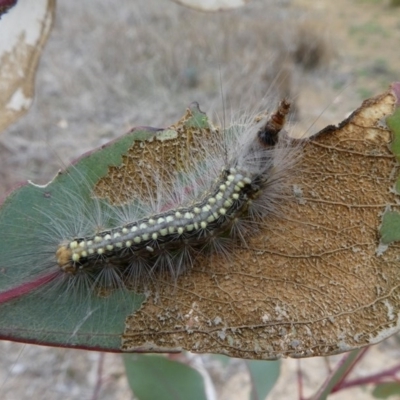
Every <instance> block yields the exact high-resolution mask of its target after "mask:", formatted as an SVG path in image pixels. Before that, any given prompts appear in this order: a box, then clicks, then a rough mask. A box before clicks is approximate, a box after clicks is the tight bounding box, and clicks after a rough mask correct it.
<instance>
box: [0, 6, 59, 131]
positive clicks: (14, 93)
mask: <svg viewBox="0 0 400 400" xmlns="http://www.w3.org/2000/svg"><path fill="white" fill-rule="evenodd" d="M54 7H55V0H35V1H29V0H19V1H18V3H17V4H16V5H15V6H14V7H13V8H11V9H10V10H9V11H8V12H7V13H6V14H4V15H2V16H1V19H0V65H1V69H0V131H2V130H4V129H5V128H6V127H7V126H8V125H10V124H11V123H12V122H13V121H15V120H16V119H18V118H19V117H20V116H21V115H22V114H24V113H25V112H26V111H27V110H28V109H29V107H30V105H31V104H32V101H33V95H34V86H35V74H36V68H37V66H38V62H39V58H40V54H41V52H42V49H43V46H44V44H45V42H46V40H47V37H48V36H49V33H50V30H51V25H52V21H53V16H54V15H53V14H54Z"/></svg>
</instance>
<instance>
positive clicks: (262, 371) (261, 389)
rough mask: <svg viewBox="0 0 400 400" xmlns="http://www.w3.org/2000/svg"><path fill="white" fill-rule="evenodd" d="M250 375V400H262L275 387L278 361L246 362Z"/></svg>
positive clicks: (278, 366) (278, 368)
mask: <svg viewBox="0 0 400 400" xmlns="http://www.w3.org/2000/svg"><path fill="white" fill-rule="evenodd" d="M246 365H247V368H248V369H249V373H250V382H251V394H250V399H251V400H263V399H265V398H266V397H267V395H268V393H269V392H270V391H271V390H272V388H273V387H274V386H275V383H276V381H277V380H278V378H279V374H280V366H281V363H280V360H277V361H246Z"/></svg>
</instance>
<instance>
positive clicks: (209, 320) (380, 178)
mask: <svg viewBox="0 0 400 400" xmlns="http://www.w3.org/2000/svg"><path fill="white" fill-rule="evenodd" d="M395 103H396V99H395V97H394V95H393V94H392V93H391V92H388V93H386V94H384V95H382V96H379V97H377V98H375V99H371V100H369V101H366V102H364V104H363V105H362V107H361V108H360V109H359V110H357V111H356V112H355V113H353V115H352V116H351V117H349V118H348V119H347V120H346V121H344V122H343V123H342V124H341V126H340V128H337V129H336V128H333V127H330V128H327V129H326V130H324V131H322V132H320V134H318V135H316V136H315V137H313V138H312V139H311V140H310V141H309V142H308V143H307V144H306V145H305V147H304V156H303V158H302V161H301V162H300V164H299V166H298V168H299V175H298V177H296V181H295V184H294V192H295V193H296V195H293V198H292V202H291V203H290V204H288V205H287V206H286V207H285V212H284V214H283V215H282V216H281V217H280V218H270V219H268V220H266V221H265V227H264V229H263V231H262V234H261V235H259V236H257V237H255V238H253V239H252V240H251V241H250V245H249V249H244V248H238V249H237V251H235V252H234V254H232V260H231V261H230V262H228V261H226V260H222V259H221V258H219V257H217V256H215V257H213V258H212V259H211V260H207V261H206V262H203V263H201V262H198V263H197V264H196V266H195V268H194V269H193V270H192V271H191V272H189V273H187V274H186V275H185V276H182V277H181V278H180V279H179V280H178V282H177V283H176V284H174V283H169V284H168V283H165V284H163V285H160V287H159V289H158V290H159V292H158V296H157V298H153V297H151V298H149V300H148V302H147V303H146V304H145V305H144V306H143V308H142V309H141V310H140V311H139V312H137V313H136V314H134V315H131V316H129V317H128V318H127V320H126V329H125V333H124V335H123V338H122V350H123V351H180V350H182V349H185V350H189V351H192V352H199V353H201V352H210V353H223V354H227V355H230V356H234V357H243V358H260V359H274V358H278V357H282V356H285V357H286V356H290V357H309V356H319V355H329V354H335V353H340V352H344V351H348V350H351V349H354V348H358V347H362V346H366V345H369V344H372V343H376V342H378V341H380V340H383V339H384V338H386V337H388V336H389V335H391V334H393V333H394V332H396V331H398V329H399V317H398V316H399V306H400V289H399V285H400V274H399V262H398V251H399V248H398V246H397V245H393V246H391V247H390V248H389V249H388V250H386V252H384V253H383V255H382V256H377V253H376V252H377V247H378V244H379V234H378V228H379V225H380V222H381V215H382V213H383V211H384V210H385V207H386V206H387V205H388V204H391V205H394V204H395V203H396V199H395V195H394V194H393V193H392V191H391V189H392V187H393V185H394V182H395V179H396V176H397V174H398V167H397V164H396V162H395V159H394V156H393V155H392V154H391V153H390V151H389V149H388V144H389V142H390V140H391V135H390V132H389V131H387V130H386V129H385V128H383V127H382V123H381V119H382V118H383V117H385V116H386V115H390V114H391V113H392V112H393V110H394V108H395Z"/></svg>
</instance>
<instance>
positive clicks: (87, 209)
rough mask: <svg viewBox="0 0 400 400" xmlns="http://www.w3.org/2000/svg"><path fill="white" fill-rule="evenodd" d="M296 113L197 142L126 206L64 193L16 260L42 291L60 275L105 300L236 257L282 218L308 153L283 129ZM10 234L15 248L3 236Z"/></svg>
mask: <svg viewBox="0 0 400 400" xmlns="http://www.w3.org/2000/svg"><path fill="white" fill-rule="evenodd" d="M289 111H290V103H289V102H288V101H286V100H283V101H281V102H280V103H279V106H278V107H277V109H276V111H275V112H273V113H272V114H271V115H269V116H268V117H267V118H264V119H263V120H261V121H260V122H258V123H253V124H250V125H249V124H248V123H246V124H233V125H232V127H230V128H228V129H217V128H213V129H212V131H211V132H210V134H209V135H208V136H207V137H197V138H196V142H195V143H194V144H193V145H192V146H191V147H190V146H189V153H188V154H187V156H186V159H185V160H184V161H183V162H182V165H181V167H180V171H177V170H176V168H175V167H174V166H173V165H160V166H159V169H156V170H154V171H152V172H151V174H152V180H153V182H155V183H156V185H155V186H156V187H155V188H153V187H151V185H149V184H146V185H145V186H146V188H145V190H144V191H142V193H141V194H136V195H135V196H134V197H133V198H132V199H128V200H125V201H124V204H123V205H122V206H121V205H114V204H112V202H110V200H109V199H108V200H107V199H101V198H98V197H96V196H94V195H93V193H90V198H89V199H86V200H80V199H79V196H78V195H77V194H75V193H69V192H67V191H65V193H61V194H59V198H60V199H61V204H58V205H56V206H55V210H56V211H53V214H52V213H51V212H49V211H48V210H38V212H39V216H41V215H43V214H46V218H47V220H48V223H47V224H46V226H43V230H44V231H46V233H45V234H43V233H41V234H40V235H38V236H37V237H27V239H26V240H27V242H28V243H30V246H31V248H35V249H36V250H37V254H36V255H33V254H25V255H24V254H21V253H22V251H23V249H21V248H17V249H16V250H15V251H16V252H18V254H15V257H14V258H15V262H16V263H19V264H21V263H22V262H23V260H25V261H26V262H27V263H29V264H34V268H33V269H32V275H33V274H35V273H36V274H37V275H38V271H40V275H39V276H40V277H41V278H40V279H41V281H40V285H42V284H46V283H47V282H48V280H53V279H60V276H61V280H60V281H61V282H63V283H65V282H66V283H67V285H68V286H69V287H81V286H82V285H83V286H84V287H85V288H86V289H85V290H89V291H90V292H96V293H100V292H101V293H103V294H104V293H105V292H112V291H113V290H115V289H120V288H124V289H125V288H127V289H135V290H139V291H140V290H142V291H143V290H145V289H144V286H145V285H146V284H147V283H149V282H150V283H151V282H154V281H158V280H159V278H158V277H159V276H161V277H162V279H168V277H170V278H172V281H174V282H176V280H177V279H178V277H179V276H180V275H181V274H182V273H185V272H186V271H188V270H190V269H191V268H192V266H193V263H194V262H195V260H196V258H197V257H200V256H204V255H207V254H209V253H212V254H215V253H216V254H221V257H227V258H229V257H230V254H231V253H232V252H234V251H235V246H245V245H246V238H247V237H249V236H252V235H255V234H257V232H258V227H259V225H260V224H263V223H264V218H265V217H266V216H268V215H269V214H274V213H276V212H279V209H281V208H282V204H281V203H282V201H283V200H284V198H285V197H287V195H288V193H289V192H290V190H291V188H290V182H291V180H290V176H291V175H292V172H293V170H294V168H295V165H296V163H297V161H298V158H299V154H300V153H301V152H299V144H298V143H299V142H298V141H296V140H294V139H292V138H290V136H289V135H288V134H287V132H286V131H285V129H284V127H285V123H286V120H287V116H288V114H289ZM158 135H160V133H159V132H155V133H154V137H157V136H158ZM139 170H140V168H139ZM143 174H144V173H143ZM67 178H68V176H66V179H67ZM81 178H82V179H81V180H82V182H83V183H81V182H74V185H75V186H81V187H82V186H83V187H84V188H85V187H86V186H85V185H86V184H85V183H84V180H85V179H86V177H81ZM142 178H143V180H144V181H145V180H146V177H145V176H144V175H143V176H142ZM70 179H73V178H70ZM75 180H76V178H75ZM78 180H80V179H79V178H78ZM113 190H114V191H115V192H118V188H117V187H116V188H113ZM87 191H89V192H90V191H91V189H90V187H89V186H88V188H87ZM138 193H139V190H138ZM117 197H118V196H117ZM54 201H56V200H55V199H54ZM2 236H4V237H3V238H2V239H3V240H4V241H9V242H10V240H11V239H10V237H9V235H8V234H6V232H5V231H4V230H3V234H2ZM32 241H33V245H32V243H31V242H32ZM9 245H10V248H11V249H13V243H11V242H10V243H9ZM10 251H13V250H10ZM8 258H10V256H9V257H8ZM35 268H36V269H35ZM43 273H45V275H44V276H45V277H44V278H42V274H43ZM46 274H47V275H46ZM46 276H47V278H46ZM33 286H35V285H33ZM15 293H20V291H18V290H15V289H11V291H6V292H3V293H2V294H0V296H2V298H3V299H7V296H9V298H10V299H12V298H14V296H15Z"/></svg>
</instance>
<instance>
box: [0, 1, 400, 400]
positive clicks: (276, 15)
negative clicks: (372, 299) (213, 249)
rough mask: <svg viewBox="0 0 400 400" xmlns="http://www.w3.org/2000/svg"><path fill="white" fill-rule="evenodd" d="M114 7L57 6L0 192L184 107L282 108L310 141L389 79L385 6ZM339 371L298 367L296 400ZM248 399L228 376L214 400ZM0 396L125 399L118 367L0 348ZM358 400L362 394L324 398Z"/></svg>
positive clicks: (397, 28)
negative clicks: (277, 102) (280, 102)
mask: <svg viewBox="0 0 400 400" xmlns="http://www.w3.org/2000/svg"><path fill="white" fill-rule="evenodd" d="M116 4H117V3H116V2H114V1H111V0H101V1H100V0H99V1H97V2H96V6H95V7H89V6H88V5H87V4H81V2H79V1H77V0H74V1H68V2H62V1H60V2H59V4H58V5H57V21H56V24H55V27H54V30H53V33H52V35H51V38H50V40H49V43H48V45H47V46H46V49H45V52H44V54H43V58H42V60H41V65H40V68H39V71H38V76H37V95H36V100H35V104H34V106H33V107H32V109H31V110H30V112H29V113H28V114H27V115H26V116H25V117H23V118H21V120H20V121H18V123H16V124H14V125H13V126H12V127H10V128H9V129H8V130H7V131H6V132H4V133H3V134H2V137H1V138H0V150H1V157H0V171H1V173H0V179H1V187H2V191H3V193H4V191H7V190H9V189H10V188H11V187H12V186H13V185H15V183H16V182H17V181H21V180H23V179H26V178H29V179H34V180H35V181H39V182H41V183H44V182H46V181H47V180H48V179H49V178H50V177H51V176H52V175H54V173H55V171H56V170H57V168H58V167H59V166H60V157H61V158H62V163H65V164H67V163H68V162H69V161H70V160H72V159H73V158H75V157H77V156H78V155H79V154H82V153H83V152H85V151H87V150H89V149H92V148H93V147H96V146H99V145H101V144H104V143H105V142H107V141H108V140H110V139H112V138H114V137H116V136H118V135H120V134H122V133H123V132H125V131H128V130H129V129H130V128H131V127H132V126H135V125H150V126H167V125H168V124H170V123H172V122H174V121H175V120H177V119H178V118H179V117H180V116H181V115H182V114H183V112H184V109H185V107H186V106H187V105H188V104H189V103H190V102H192V101H198V102H199V103H200V105H201V107H202V109H204V110H205V111H207V112H208V113H217V114H218V115H220V120H222V121H224V119H223V118H222V117H221V115H223V114H222V113H221V110H222V109H223V108H224V107H225V111H226V115H227V116H226V117H225V120H229V118H230V117H229V114H230V111H231V110H239V111H243V110H245V111H248V110H254V109H260V106H262V105H261V104H260V99H262V98H263V97H264V96H265V95H266V94H268V96H267V97H268V99H267V100H270V99H271V98H274V96H278V98H279V97H282V96H289V97H290V98H292V99H294V103H295V106H296V112H295V117H294V121H295V122H296V127H297V129H302V130H303V131H304V129H305V130H307V129H309V128H310V127H311V126H312V128H311V130H314V131H315V130H317V129H318V128H321V127H323V126H325V125H327V124H329V123H338V122H340V121H341V120H342V119H343V118H344V117H345V116H346V115H347V113H348V112H350V111H351V110H352V109H354V108H356V107H357V106H358V105H359V104H360V103H361V101H362V100H363V99H365V98H368V97H369V96H371V95H374V94H378V93H380V92H382V91H384V90H385V89H386V88H387V86H388V85H389V84H390V82H392V81H394V80H396V79H400V73H399V70H400V52H399V51H395V49H397V48H398V44H399V43H400V19H399V18H398V15H399V12H400V10H399V9H395V8H392V7H390V5H389V1H386V2H385V1H383V0H382V1H380V0H335V1H331V0H318V1H314V0H293V1H290V0H285V1H284V0H281V1H257V0H253V1H252V2H250V4H249V5H248V6H246V7H244V8H242V9H240V10H236V11H234V12H228V13H217V14H204V13H198V12H194V11H190V10H186V9H184V8H182V7H180V6H178V5H176V4H175V3H170V2H167V1H165V0H164V1H161V0H151V1H136V2H132V1H119V2H118V6H116ZM221 90H222V92H223V95H224V98H225V99H226V102H225V104H223V102H222V100H221V97H222V96H221ZM263 103H264V102H263ZM269 104H270V105H271V103H269ZM273 104H274V103H272V106H273ZM399 356H400V346H399V340H398V338H395V337H394V338H390V339H389V340H387V341H385V342H383V343H381V344H379V345H377V346H374V347H373V348H372V349H371V350H370V351H369V352H368V353H367V356H366V357H365V359H364V360H363V362H362V363H360V365H359V366H358V367H357V369H356V370H355V371H354V375H353V376H354V377H356V376H357V377H360V376H365V375H367V374H371V373H373V372H378V371H381V370H382V369H384V368H387V367H389V366H390V365H391V364H394V363H395V362H396V360H398V359H399ZM101 357H104V359H103V364H104V369H103V371H102V385H101V390H100V392H99V393H98V395H97V394H95V393H96V384H97V382H98V377H99V374H98V365H99V359H101ZM338 359H340V356H336V357H329V358H327V359H325V358H314V359H306V360H302V361H301V368H302V371H303V373H304V386H305V394H306V395H311V394H312V393H313V391H315V390H316V389H317V388H318V387H319V385H320V384H321V383H322V382H323V380H324V377H325V376H326V374H327V372H328V370H329V368H330V366H332V365H334V363H335V362H336V361H337V360H338ZM298 363H299V361H297V360H283V361H282V372H281V376H280V378H279V381H278V384H277V385H276V387H275V388H274V390H273V392H272V393H271V394H270V396H269V398H270V399H297V398H298V392H297V381H296V368H297V367H298ZM248 391H249V382H248V378H247V377H246V375H245V374H244V373H242V372H241V369H240V368H238V369H237V370H236V373H233V374H232V376H230V377H229V379H226V380H225V382H224V383H221V384H220V385H219V398H221V399H244V398H246V393H248ZM0 393H1V398H2V399H3V400H14V399H24V398H31V399H39V398H40V399H42V400H45V399H55V398H56V399H62V400H67V399H68V400H73V399H92V398H97V399H109V398H112V399H129V398H131V396H132V395H131V393H130V390H129V388H128V384H127V380H126V377H125V374H124V369H123V365H122V361H121V357H120V356H119V355H113V354H106V355H104V356H102V355H101V354H100V353H94V352H85V351H78V350H65V349H52V348H46V347H40V346H30V345H21V344H15V343H8V342H2V343H0ZM370 398H373V397H372V395H371V388H370V387H361V388H353V389H348V390H345V391H342V392H339V393H337V394H334V395H332V399H338V400H346V399H352V400H357V399H370Z"/></svg>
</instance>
